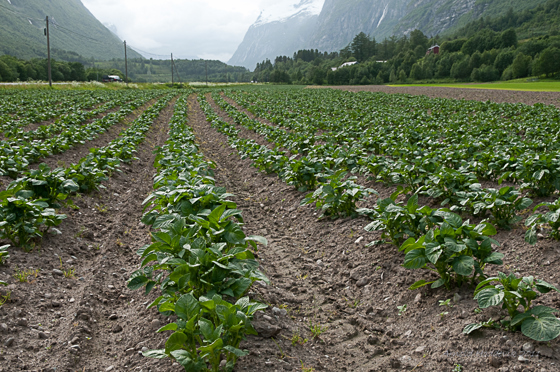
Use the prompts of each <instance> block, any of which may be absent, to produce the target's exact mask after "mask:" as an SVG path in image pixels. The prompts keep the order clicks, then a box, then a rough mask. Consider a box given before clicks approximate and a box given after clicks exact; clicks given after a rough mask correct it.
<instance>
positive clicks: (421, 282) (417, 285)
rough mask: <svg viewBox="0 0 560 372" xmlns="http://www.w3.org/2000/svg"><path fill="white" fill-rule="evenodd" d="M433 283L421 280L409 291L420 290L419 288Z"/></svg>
mask: <svg viewBox="0 0 560 372" xmlns="http://www.w3.org/2000/svg"><path fill="white" fill-rule="evenodd" d="M432 283H433V282H427V281H425V280H424V279H422V280H419V281H417V282H415V283H414V284H413V285H411V286H410V287H409V288H408V289H410V290H411V291H413V290H415V289H418V288H422V287H424V286H426V285H429V284H432Z"/></svg>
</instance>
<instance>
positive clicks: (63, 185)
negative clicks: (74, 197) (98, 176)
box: [9, 164, 79, 209]
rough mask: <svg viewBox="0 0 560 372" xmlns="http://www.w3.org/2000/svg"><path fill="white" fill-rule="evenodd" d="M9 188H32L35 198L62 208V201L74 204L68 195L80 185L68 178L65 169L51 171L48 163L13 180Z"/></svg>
mask: <svg viewBox="0 0 560 372" xmlns="http://www.w3.org/2000/svg"><path fill="white" fill-rule="evenodd" d="M9 188H13V189H15V190H31V191H32V192H33V195H34V197H35V198H37V199H42V200H44V201H46V202H47V203H49V207H51V208H55V209H58V208H61V206H62V205H61V202H63V203H65V205H73V203H72V201H71V200H70V199H69V198H68V197H69V195H70V194H72V193H75V192H76V191H78V190H79V186H78V185H77V184H76V183H75V182H74V181H73V180H72V179H68V178H66V174H65V170H64V169H62V168H57V169H55V170H53V171H51V170H50V168H49V167H48V166H47V165H46V164H40V165H39V167H38V169H34V170H31V171H30V172H29V173H28V174H25V175H24V176H23V177H22V178H19V179H17V180H16V181H14V182H12V183H11V184H10V186H9Z"/></svg>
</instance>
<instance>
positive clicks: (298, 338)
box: [290, 330, 308, 346]
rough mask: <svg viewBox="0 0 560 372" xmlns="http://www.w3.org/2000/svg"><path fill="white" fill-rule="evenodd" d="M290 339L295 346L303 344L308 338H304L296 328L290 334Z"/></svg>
mask: <svg viewBox="0 0 560 372" xmlns="http://www.w3.org/2000/svg"><path fill="white" fill-rule="evenodd" d="M290 341H291V342H292V346H296V345H300V346H303V345H305V344H306V343H307V341H308V340H307V339H306V338H303V337H301V335H300V334H299V330H297V331H295V332H294V334H293V335H292V338H291V340H290Z"/></svg>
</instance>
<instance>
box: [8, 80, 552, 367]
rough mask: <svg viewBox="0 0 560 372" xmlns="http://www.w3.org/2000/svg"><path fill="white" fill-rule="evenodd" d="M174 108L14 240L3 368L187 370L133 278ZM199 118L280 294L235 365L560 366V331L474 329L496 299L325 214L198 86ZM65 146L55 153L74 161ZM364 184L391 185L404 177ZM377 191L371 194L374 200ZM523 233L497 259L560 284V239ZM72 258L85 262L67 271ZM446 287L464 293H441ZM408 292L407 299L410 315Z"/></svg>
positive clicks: (201, 135)
mask: <svg viewBox="0 0 560 372" xmlns="http://www.w3.org/2000/svg"><path fill="white" fill-rule="evenodd" d="M360 88H361V87H360ZM374 88H376V87H374ZM469 91H470V90H469ZM484 92H486V91H484ZM523 95H524V96H525V95H527V96H529V95H531V93H527V92H523ZM535 99H536V98H535ZM211 103H213V102H211ZM213 107H214V109H215V110H218V113H219V114H221V116H222V117H223V118H225V119H226V120H230V119H229V118H228V117H227V115H226V114H225V113H223V112H220V111H219V109H218V108H217V107H216V106H213ZM172 109H173V108H172V104H170V105H169V107H168V108H166V109H165V110H164V111H162V113H161V115H160V117H159V118H158V119H157V120H156V122H155V123H154V126H153V128H152V130H151V131H150V132H149V133H148V136H147V139H146V141H145V142H144V143H143V144H142V145H141V146H140V148H139V149H138V153H137V156H138V157H139V160H137V161H134V162H132V163H131V164H130V165H125V166H124V167H123V173H121V174H117V175H116V176H114V177H112V178H111V179H110V180H109V181H108V182H107V183H106V184H105V187H106V189H105V190H102V191H101V192H99V193H94V194H92V195H84V196H81V197H79V198H77V199H76V200H75V202H76V204H77V205H78V206H79V207H80V210H77V211H74V210H71V209H67V210H64V211H63V212H64V213H67V214H68V219H66V220H65V221H64V222H63V223H62V225H61V226H59V230H60V232H61V234H60V235H56V234H52V235H48V236H46V238H45V239H44V240H43V243H42V245H41V247H38V248H37V249H36V250H35V251H34V252H31V253H25V252H23V251H22V250H20V249H15V248H10V254H11V257H10V258H9V259H8V260H7V262H6V264H5V265H4V266H2V267H0V279H1V280H5V281H7V282H8V283H9V286H8V287H7V288H3V289H1V291H2V294H6V292H7V291H9V292H10V293H11V298H10V300H9V301H8V302H7V303H6V304H4V305H3V306H1V307H0V371H22V370H26V371H49V372H50V371H57V372H59V371H144V372H146V371H180V370H182V368H181V367H180V366H178V365H176V364H175V365H173V364H172V362H171V361H170V360H151V359H148V358H144V357H142V356H141V355H139V352H141V351H142V350H147V349H155V348H161V347H163V345H164V342H165V339H166V337H167V335H166V334H155V332H154V331H155V330H156V329H158V328H160V327H161V326H163V325H164V324H166V323H168V322H169V321H170V319H168V318H165V317H163V316H161V315H160V314H158V312H157V311H156V310H155V309H153V308H152V309H150V310H145V307H146V305H147V304H148V303H150V302H151V301H152V300H153V299H154V298H155V297H156V294H155V293H154V294H151V295H150V296H143V294H142V293H141V291H135V292H132V291H129V290H128V289H127V288H126V284H125V281H126V279H128V277H129V275H130V273H132V272H133V271H134V270H135V269H136V268H137V267H138V265H139V258H138V256H136V255H135V253H134V252H135V251H136V250H137V249H138V248H140V247H141V246H143V245H144V244H146V243H147V242H148V241H149V231H148V229H146V228H145V226H143V225H142V224H141V223H139V221H140V218H141V215H142V206H141V202H142V200H144V198H145V197H146V196H147V195H148V193H150V192H151V191H152V176H153V174H154V172H155V171H154V169H153V167H152V164H153V160H154V155H153V153H152V151H153V149H154V148H155V146H158V145H161V144H163V142H164V141H165V139H166V137H167V129H168V128H167V123H168V121H169V118H170V117H171V115H172ZM189 123H190V124H191V125H192V126H193V128H194V130H195V134H196V136H197V138H198V141H199V144H200V146H201V151H202V152H203V153H204V155H205V156H206V157H207V158H209V159H211V160H213V161H215V162H216V164H217V169H216V180H217V184H218V185H221V186H225V187H226V188H227V190H228V192H231V193H233V194H235V195H236V196H235V198H234V201H236V202H237V203H238V208H239V209H240V210H242V211H243V216H244V218H245V222H246V225H245V230H246V232H247V233H248V234H258V235H262V236H264V237H266V238H267V239H268V241H269V245H268V246H267V247H262V248H261V249H260V250H259V252H258V257H259V261H260V264H261V268H262V270H263V271H264V272H265V273H266V275H267V276H268V277H269V278H270V280H271V284H270V285H263V284H255V285H254V286H253V288H252V289H251V293H250V295H251V297H252V298H254V299H257V300H260V301H263V302H265V303H267V304H269V305H270V306H269V308H268V309H267V310H266V312H264V313H262V314H259V315H258V316H257V317H256V319H255V321H254V325H255V327H256V329H257V330H258V331H259V336H250V337H249V338H248V339H247V340H246V341H244V342H243V343H242V348H245V349H248V350H249V351H250V355H249V356H247V357H244V358H241V359H240V360H239V362H238V364H237V366H236V368H235V370H236V371H271V372H272V371H278V372H279V371H302V370H303V367H305V368H314V370H316V371H390V370H403V369H404V370H415V371H453V370H454V369H455V368H456V365H457V364H460V365H461V366H462V368H463V369H462V370H463V371H503V372H505V371H534V372H541V371H558V370H559V368H558V365H559V363H560V343H559V341H558V340H554V341H552V342H549V343H539V342H534V341H531V340H529V339H528V338H526V337H524V336H523V335H521V334H520V333H516V334H513V333H507V332H503V331H497V330H483V331H482V332H479V333H478V334H477V335H475V336H474V337H473V336H470V337H469V336H465V335H463V334H462V329H463V327H464V326H465V325H467V324H469V323H473V322H477V321H486V320H488V319H489V318H490V317H496V318H497V316H498V313H496V312H491V311H488V310H485V311H484V312H483V313H482V314H476V313H475V312H474V309H475V308H476V302H475V301H473V300H472V292H473V289H472V288H470V287H464V288H459V289H458V290H455V291H453V292H448V291H445V290H444V289H438V290H430V289H428V288H424V289H422V290H418V291H410V290H408V289H407V288H408V286H409V285H411V284H412V283H413V282H415V281H416V280H419V279H421V278H425V279H427V278H429V275H427V274H425V273H421V272H415V271H409V270H406V269H404V268H402V267H401V266H400V265H401V264H402V262H403V258H404V255H403V254H402V253H399V252H398V250H397V248H396V247H394V246H392V245H389V244H384V245H381V246H377V247H366V245H367V243H369V242H370V241H373V240H377V239H379V238H380V236H379V234H378V233H369V232H366V231H364V230H363V227H364V226H365V225H366V224H367V223H368V222H369V221H368V220H366V219H364V218H356V219H350V218H346V219H340V220H335V221H332V220H329V219H322V220H318V219H317V212H316V211H315V210H314V208H313V207H312V206H306V207H299V203H300V201H301V200H302V199H303V196H304V194H302V193H299V192H297V191H296V190H294V188H293V187H291V186H288V185H286V184H284V183H283V182H282V181H281V180H280V179H279V178H278V177H277V176H275V175H269V176H268V175H265V174H262V173H259V172H258V171H257V170H256V169H255V168H254V167H252V165H251V161H250V160H241V159H240V158H239V156H238V155H237V154H236V153H235V150H233V149H232V148H230V147H229V146H228V143H227V138H226V137H225V136H224V135H222V134H220V133H218V132H217V131H216V130H214V129H213V128H212V127H211V126H210V124H209V123H208V122H207V121H206V119H205V116H204V114H203V112H202V111H201V110H200V107H199V105H198V103H197V101H196V98H195V97H194V96H191V97H190V99H189ZM244 134H245V132H243V133H242V135H244ZM247 135H249V133H247ZM253 136H254V134H253V135H251V138H254V139H256V140H257V139H258V138H257V137H253ZM258 140H259V141H262V140H263V139H262V138H260V139H258ZM90 146H91V144H90ZM66 156H68V158H66V159H65V158H64V157H61V158H59V159H58V160H57V162H58V161H62V162H64V161H66V162H68V163H70V162H72V161H74V157H73V155H71V154H67V155H66ZM364 182H365V181H364ZM365 186H368V187H373V188H375V189H377V191H379V192H380V194H381V195H382V197H386V196H387V195H389V194H390V193H391V191H392V188H390V187H386V186H383V185H380V184H373V183H370V184H366V185H365ZM374 204H375V199H370V200H368V201H367V202H366V203H364V206H373V205H374ZM523 234H524V231H523V229H522V228H521V226H517V227H516V228H515V229H513V230H511V231H501V232H500V233H499V235H498V236H497V237H496V239H497V240H498V241H500V242H501V243H502V245H501V247H500V248H499V251H500V252H503V253H504V254H505V255H506V259H505V263H504V266H503V267H500V268H499V269H500V270H502V271H505V272H507V271H508V270H517V271H518V272H519V273H521V274H523V275H536V276H537V277H539V278H542V279H544V280H546V281H548V282H550V283H552V284H554V285H557V286H560V274H559V273H558V270H557V266H558V264H559V263H560V260H559V259H560V249H559V248H560V246H559V243H558V242H553V241H550V240H546V239H542V240H541V241H540V242H539V243H538V244H537V245H536V246H529V245H528V244H526V243H525V242H524V240H523ZM2 243H3V242H0V245H2ZM72 268H73V269H74V270H75V271H74V275H73V276H72V275H68V276H69V277H66V276H65V275H64V272H66V273H67V274H69V270H71V269H72ZM35 269H40V271H39V272H38V273H37V275H36V276H35V275H34V274H31V275H30V276H29V281H28V282H19V281H18V280H17V279H16V278H15V277H14V273H16V272H17V271H21V270H27V271H31V270H35ZM497 269H498V268H495V267H493V268H490V269H489V272H488V273H489V274H493V273H495V272H496V271H497ZM60 271H62V275H61V273H60ZM446 299H452V301H451V303H450V304H451V305H452V307H448V306H444V307H442V306H439V301H440V300H446ZM541 299H542V301H538V302H537V303H539V304H544V305H548V306H552V307H555V308H560V295H559V294H548V295H544V296H543V297H542V298H541ZM402 305H406V311H404V312H401V315H399V310H398V309H397V306H402ZM312 329H313V331H314V332H312ZM525 350H528V351H525ZM520 356H522V358H520ZM308 371H310V370H308Z"/></svg>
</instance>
